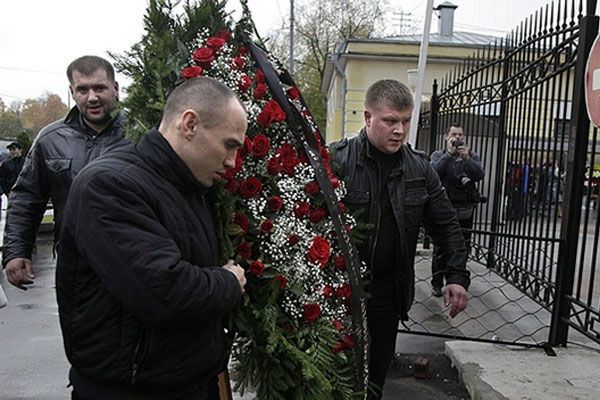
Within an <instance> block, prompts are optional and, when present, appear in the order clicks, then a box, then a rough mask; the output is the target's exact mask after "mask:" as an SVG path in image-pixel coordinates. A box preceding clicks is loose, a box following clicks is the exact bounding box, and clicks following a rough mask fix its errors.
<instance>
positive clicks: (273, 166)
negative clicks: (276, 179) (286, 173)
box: [267, 156, 281, 175]
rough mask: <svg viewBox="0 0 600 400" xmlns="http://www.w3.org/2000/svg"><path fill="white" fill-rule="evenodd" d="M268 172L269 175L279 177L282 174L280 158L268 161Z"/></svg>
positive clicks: (272, 158)
mask: <svg viewBox="0 0 600 400" xmlns="http://www.w3.org/2000/svg"><path fill="white" fill-rule="evenodd" d="M267 172H268V173H269V175H277V174H278V173H280V172H281V159H280V158H279V156H275V157H271V158H269V161H267Z"/></svg>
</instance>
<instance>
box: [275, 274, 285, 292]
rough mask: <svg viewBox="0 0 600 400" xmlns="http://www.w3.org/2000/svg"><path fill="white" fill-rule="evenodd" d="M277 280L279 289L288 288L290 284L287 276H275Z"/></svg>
mask: <svg viewBox="0 0 600 400" xmlns="http://www.w3.org/2000/svg"><path fill="white" fill-rule="evenodd" d="M275 279H276V280H277V282H278V284H279V285H278V287H279V289H285V288H286V287H287V284H288V280H287V278H286V277H285V276H283V275H281V274H279V275H275Z"/></svg>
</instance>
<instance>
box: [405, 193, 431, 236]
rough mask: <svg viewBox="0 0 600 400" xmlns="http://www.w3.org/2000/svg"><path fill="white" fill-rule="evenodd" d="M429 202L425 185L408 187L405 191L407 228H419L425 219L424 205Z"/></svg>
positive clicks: (411, 229)
mask: <svg viewBox="0 0 600 400" xmlns="http://www.w3.org/2000/svg"><path fill="white" fill-rule="evenodd" d="M426 202H427V190H426V189H425V187H416V188H411V189H407V190H405V192H404V223H405V224H406V230H408V231H413V230H418V229H419V227H420V226H421V222H422V221H423V207H424V206H425V203H426Z"/></svg>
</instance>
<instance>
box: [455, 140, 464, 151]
mask: <svg viewBox="0 0 600 400" xmlns="http://www.w3.org/2000/svg"><path fill="white" fill-rule="evenodd" d="M464 145H465V142H464V141H463V140H460V139H457V140H455V141H454V142H452V146H453V147H454V148H455V149H458V148H459V147H462V146H464Z"/></svg>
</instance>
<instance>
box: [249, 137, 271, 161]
mask: <svg viewBox="0 0 600 400" xmlns="http://www.w3.org/2000/svg"><path fill="white" fill-rule="evenodd" d="M270 148H271V142H270V141H269V138H268V137H266V136H265V135H264V134H263V133H259V134H258V135H256V136H254V139H253V140H252V155H254V157H256V158H263V157H264V156H266V155H267V154H268V153H269V149H270Z"/></svg>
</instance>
